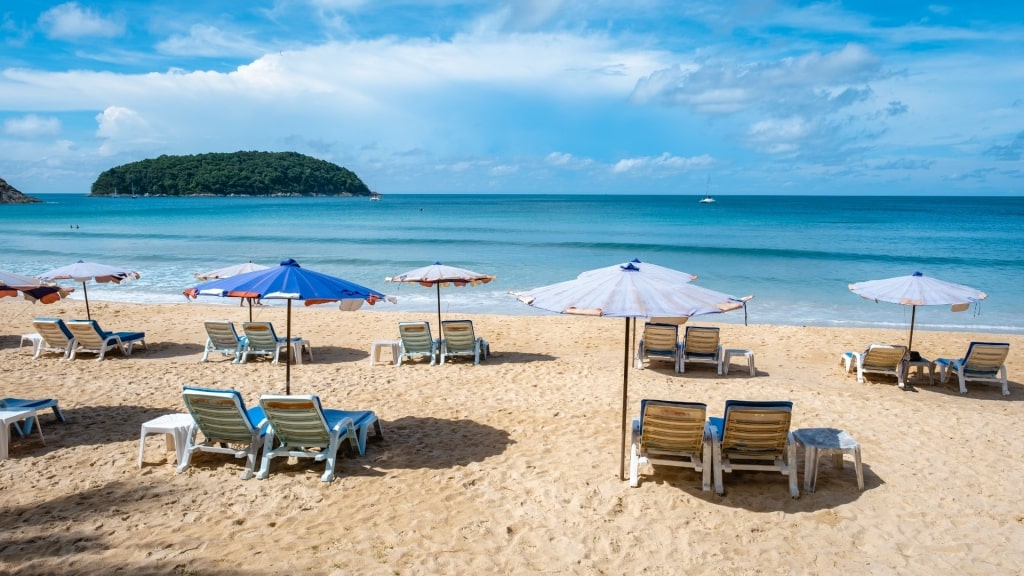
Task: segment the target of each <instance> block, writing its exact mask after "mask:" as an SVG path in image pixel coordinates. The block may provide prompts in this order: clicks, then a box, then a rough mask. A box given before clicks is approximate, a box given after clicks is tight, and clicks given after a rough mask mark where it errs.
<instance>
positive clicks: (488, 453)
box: [367, 416, 515, 470]
mask: <svg viewBox="0 0 1024 576" xmlns="http://www.w3.org/2000/svg"><path fill="white" fill-rule="evenodd" d="M381 427H382V429H383V432H384V440H383V441H382V442H379V443H376V444H375V445H371V446H370V447H368V448H367V455H368V456H369V455H370V454H371V451H372V453H373V456H372V464H371V465H372V466H373V467H374V468H376V469H378V470H418V469H432V470H440V469H445V468H454V467H459V466H465V465H467V464H470V463H473V462H483V461H484V460H486V459H488V458H490V457H492V456H496V455H498V454H501V453H503V452H504V451H505V450H506V449H507V448H508V447H509V446H511V445H512V444H514V443H515V442H514V441H513V440H512V439H511V438H510V435H509V432H507V431H505V430H501V429H499V428H494V427H492V426H488V425H486V424H481V423H479V422H474V421H473V420H451V419H446V418H431V417H421V416H405V417H402V418H399V419H397V420H390V421H387V422H382V423H381Z"/></svg>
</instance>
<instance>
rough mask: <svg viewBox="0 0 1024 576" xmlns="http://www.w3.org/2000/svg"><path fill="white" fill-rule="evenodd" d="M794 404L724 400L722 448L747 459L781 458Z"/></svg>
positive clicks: (786, 402)
mask: <svg viewBox="0 0 1024 576" xmlns="http://www.w3.org/2000/svg"><path fill="white" fill-rule="evenodd" d="M792 412H793V403H792V402H788V401H780V402H751V401H746V400H726V402H725V419H724V420H725V423H724V425H723V426H724V428H725V429H724V430H723V431H722V450H723V451H728V452H730V453H731V454H733V455H734V456H740V457H743V456H745V457H748V458H766V457H781V456H782V455H783V453H784V451H785V448H786V438H787V436H788V435H789V424H790V418H791V416H792Z"/></svg>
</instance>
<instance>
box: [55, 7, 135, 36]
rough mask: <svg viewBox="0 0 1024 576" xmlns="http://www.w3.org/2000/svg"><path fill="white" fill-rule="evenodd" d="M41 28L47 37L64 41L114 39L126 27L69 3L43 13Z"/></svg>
mask: <svg viewBox="0 0 1024 576" xmlns="http://www.w3.org/2000/svg"><path fill="white" fill-rule="evenodd" d="M39 26H40V27H42V28H43V30H44V31H45V33H46V35H47V37H49V38H57V39H62V40H74V39H78V38H87V37H104V38H113V37H115V36H119V35H120V34H121V33H122V32H123V31H124V25H123V24H121V23H120V22H117V21H115V20H113V19H108V18H104V17H103V16H101V15H99V14H96V13H95V12H93V11H92V10H88V9H84V10H83V9H82V8H79V6H78V3H77V2H67V3H65V4H61V5H59V6H55V7H53V8H50V9H49V10H47V11H46V12H43V14H42V15H41V16H39Z"/></svg>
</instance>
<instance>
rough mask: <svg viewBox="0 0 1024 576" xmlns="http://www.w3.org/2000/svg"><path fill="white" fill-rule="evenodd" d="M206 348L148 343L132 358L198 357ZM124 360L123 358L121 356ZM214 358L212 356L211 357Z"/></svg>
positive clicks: (171, 343) (178, 343)
mask: <svg viewBox="0 0 1024 576" xmlns="http://www.w3.org/2000/svg"><path fill="white" fill-rule="evenodd" d="M203 348H204V346H203V345H202V344H193V343H191V342H190V343H188V344H182V343H180V342H153V343H150V342H146V346H145V347H141V346H138V347H136V348H135V349H134V350H132V355H131V358H133V359H134V358H136V357H137V358H140V359H142V358H150V359H166V358H182V357H185V356H198V355H201V354H202V353H203ZM117 357H119V355H118V354H116V353H115V354H112V355H108V356H106V358H117ZM120 357H121V358H124V357H123V356H120ZM211 357H212V355H211Z"/></svg>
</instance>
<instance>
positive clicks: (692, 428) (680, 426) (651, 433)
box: [640, 400, 708, 454]
mask: <svg viewBox="0 0 1024 576" xmlns="http://www.w3.org/2000/svg"><path fill="white" fill-rule="evenodd" d="M707 411H708V407H707V405H706V404H702V403H699V402H672V401H668V400H643V401H641V403H640V443H641V444H642V445H643V446H644V447H645V448H646V449H647V450H651V451H655V452H679V453H698V454H699V453H700V452H701V450H702V447H703V445H704V429H705V423H706V421H707Z"/></svg>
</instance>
